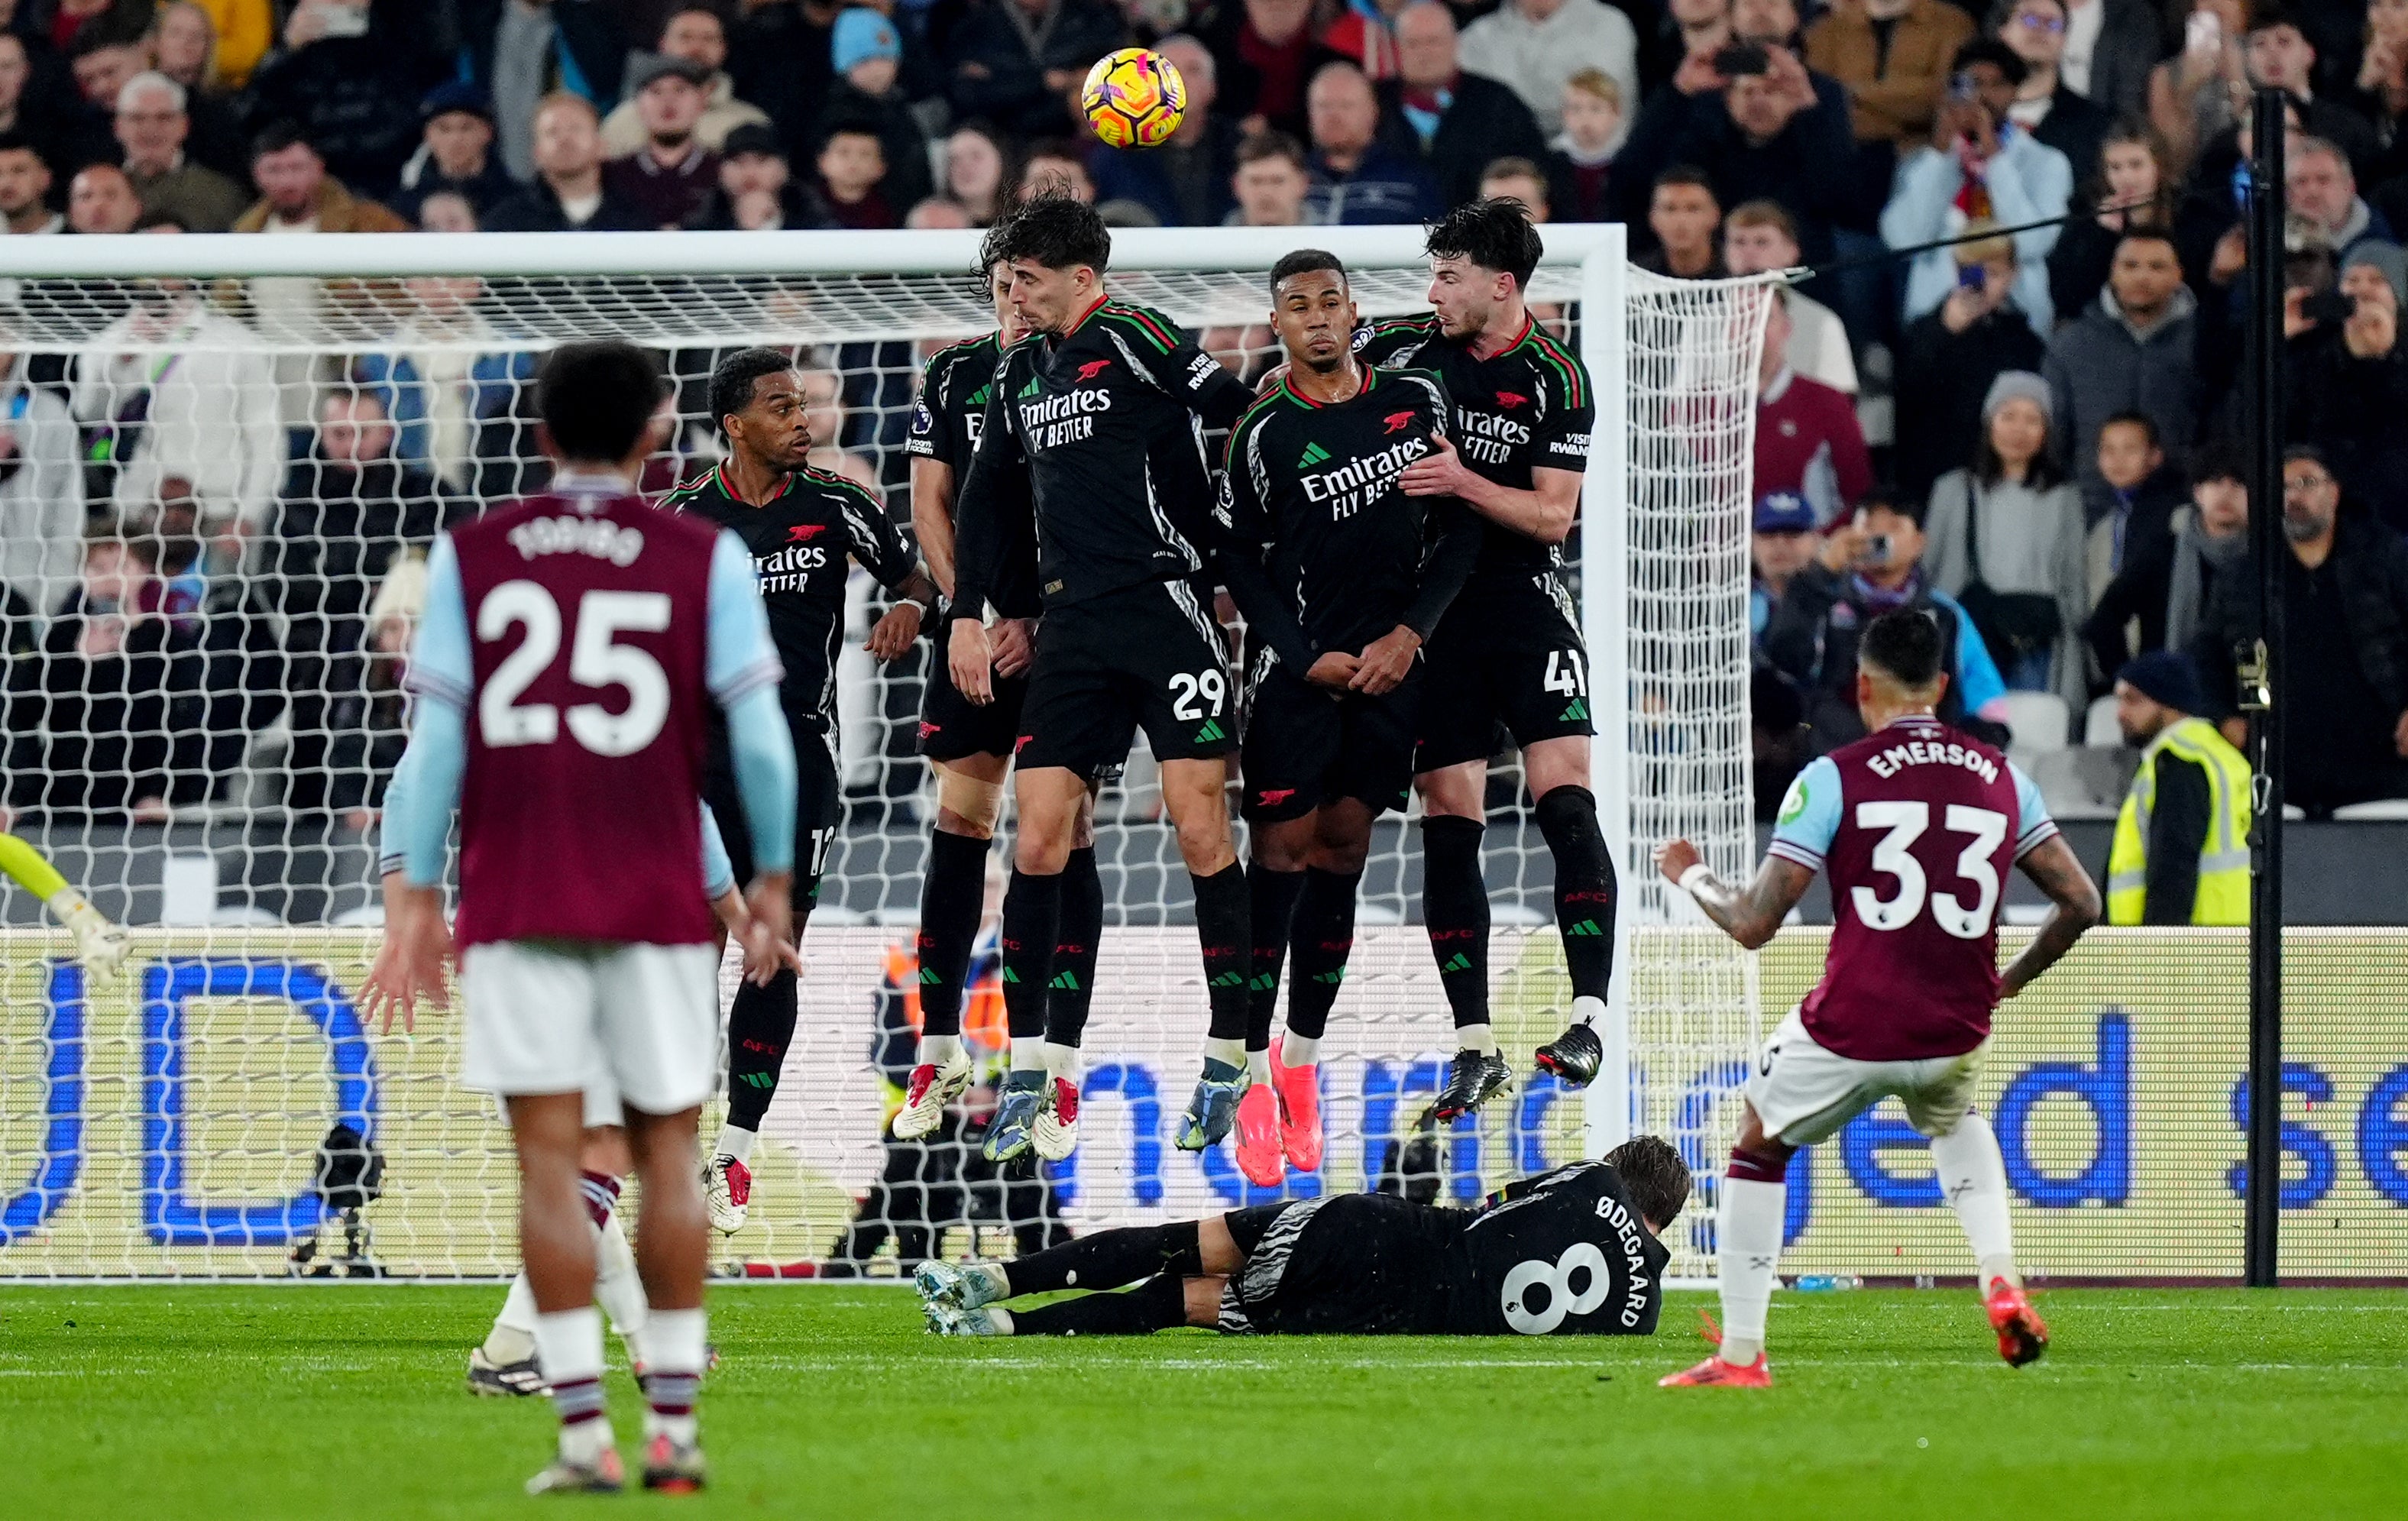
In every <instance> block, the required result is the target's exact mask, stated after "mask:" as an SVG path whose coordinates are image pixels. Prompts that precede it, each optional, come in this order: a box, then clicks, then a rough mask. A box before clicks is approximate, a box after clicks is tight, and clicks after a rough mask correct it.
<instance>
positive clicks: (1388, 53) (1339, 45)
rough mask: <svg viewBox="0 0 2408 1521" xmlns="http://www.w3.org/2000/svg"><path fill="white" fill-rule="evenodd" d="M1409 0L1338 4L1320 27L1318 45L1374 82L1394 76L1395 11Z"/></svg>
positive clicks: (1363, 0)
mask: <svg viewBox="0 0 2408 1521" xmlns="http://www.w3.org/2000/svg"><path fill="white" fill-rule="evenodd" d="M1411 3H1412V0H1361V3H1359V4H1357V3H1354V0H1350V3H1349V4H1347V5H1346V6H1344V7H1340V10H1339V12H1338V17H1337V19H1336V20H1335V21H1332V22H1330V23H1329V24H1328V25H1327V26H1325V27H1323V28H1322V29H1321V45H1322V46H1323V47H1325V48H1327V49H1329V50H1331V51H1333V52H1335V53H1337V54H1338V55H1339V56H1340V57H1342V58H1347V59H1351V60H1353V61H1354V63H1355V65H1357V66H1359V67H1360V68H1361V69H1362V70H1363V77H1364V78H1365V79H1369V80H1370V81H1371V82H1372V83H1374V84H1377V83H1379V82H1380V81H1381V80H1382V79H1395V78H1396V77H1397V12H1398V11H1400V10H1402V9H1404V8H1405V7H1406V6H1407V5H1409V4H1411Z"/></svg>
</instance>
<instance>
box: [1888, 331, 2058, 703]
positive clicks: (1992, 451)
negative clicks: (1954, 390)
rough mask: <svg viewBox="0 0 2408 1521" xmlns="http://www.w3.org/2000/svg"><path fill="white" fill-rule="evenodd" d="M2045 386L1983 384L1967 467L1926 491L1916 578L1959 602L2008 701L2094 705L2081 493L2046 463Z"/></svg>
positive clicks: (2034, 381)
mask: <svg viewBox="0 0 2408 1521" xmlns="http://www.w3.org/2000/svg"><path fill="white" fill-rule="evenodd" d="M2050 405H2051V403H2050V399H2049V394H2048V385H2047V382H2046V381H2044V380H2042V379H2041V378H2040V377H2039V376H2037V375H2034V374H2033V373H2032V372H2031V371H2029V370H2009V371H2008V372H2007V373H2006V374H2004V375H2001V376H2000V377H1999V378H1998V379H1997V380H1994V381H1992V382H1991V383H1990V395H1989V396H1988V398H1987V399H1986V400H1985V402H1984V403H1983V405H1982V432H1981V441H1980V443H1979V444H1977V445H1976V446H1975V448H1974V452H1973V463H1972V465H1971V467H1970V468H1959V469H1955V470H1951V471H1949V472H1948V473H1947V474H1946V475H1943V476H1942V477H1941V478H1940V480H1939V481H1938V482H1937V483H1935V484H1934V485H1933V486H1932V488H1931V507H1930V510H1929V511H1928V512H1927V513H1925V514H1924V519H1923V527H1924V534H1925V536H1926V538H1925V546H1924V551H1923V568H1924V572H1925V574H1927V575H1928V576H1929V577H1930V578H1931V584H1932V585H1933V586H1934V587H1936V588H1938V589H1939V590H1940V591H1942V592H1945V593H1947V594H1948V595H1950V596H1953V597H1955V598H1956V599H1957V605H1958V606H1959V607H1961V608H1963V609H1964V610H1965V611H1966V613H1967V614H1968V615H1969V616H1970V617H1971V619H1972V621H1973V626H1974V627H1975V628H1976V629H1978V630H1979V631H1980V632H1981V635H1982V638H1983V639H1984V640H1985V642H1986V643H1987V644H1988V645H1989V648H1990V656H1991V659H1992V660H1993V661H1994V662H1995V663H1996V664H1997V665H1998V667H1999V671H2000V675H2001V676H2003V677H2004V678H2005V680H2006V683H2007V686H2008V688H2009V689H2010V690H2013V691H2017V692H2054V693H2056V694H2057V696H2060V697H2062V698H2064V699H2065V705H2066V709H2067V710H2068V711H2078V710H2081V708H2082V707H2083V705H2084V704H2085V703H2086V702H2088V701H2089V700H2090V681H2089V667H2087V666H2086V665H2085V662H2084V651H2083V644H2082V619H2083V615H2084V614H2085V613H2086V612H2088V611H2089V610H2090V596H2089V584H2088V581H2087V579H2086V576H2085V567H2084V563H2083V524H2082V494H2081V493H2080V492H2078V491H2076V490H2075V489H2074V487H2073V485H2072V483H2071V481H2068V480H2067V478H2066V473H2065V471H2064V469H2063V467H2062V466H2059V465H2058V464H2057V461H2056V460H2055V459H2054V458H2052V457H2051V455H2050V452H2049V442H2048V434H2049V408H2050Z"/></svg>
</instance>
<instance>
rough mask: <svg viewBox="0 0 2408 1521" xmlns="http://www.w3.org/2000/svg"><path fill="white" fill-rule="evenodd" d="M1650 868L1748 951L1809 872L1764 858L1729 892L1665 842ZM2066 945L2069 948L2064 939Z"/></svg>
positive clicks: (1687, 847) (1692, 854)
mask: <svg viewBox="0 0 2408 1521" xmlns="http://www.w3.org/2000/svg"><path fill="white" fill-rule="evenodd" d="M2074 869H2075V870H2077V871H2078V870H2080V869H2081V868H2080V867H2076V868H2074ZM1656 870H1658V871H1660V872H1662V873H1663V874H1664V880H1665V881H1667V882H1670V883H1672V884H1673V885H1674V886H1676V887H1679V888H1680V889H1681V890H1682V891H1683V892H1685V893H1687V894H1688V895H1689V896H1690V897H1692V898H1694V899H1696V900H1697V904H1698V907H1699V908H1700V909H1703V910H1704V911H1706V917H1707V918H1709V919H1712V920H1713V922H1714V923H1715V924H1717V925H1720V926H1722V928H1723V932H1724V933H1725V934H1727V935H1728V936H1729V937H1730V938H1731V939H1733V940H1737V941H1739V942H1740V944H1742V945H1743V946H1745V947H1747V949H1749V950H1751V951H1753V950H1755V949H1756V948H1757V947H1758V946H1760V945H1762V944H1763V943H1764V942H1765V941H1767V940H1770V939H1772V934H1773V931H1775V930H1777V929H1779V928H1780V927H1781V922H1782V920H1784V919H1785V918H1787V917H1788V916H1789V911H1790V910H1792V909H1794V908H1796V907H1797V906H1798V900H1799V898H1801V897H1805V896H1806V889H1807V887H1808V886H1809V885H1811V884H1812V883H1813V881H1814V873H1813V870H1811V869H1810V868H1806V867H1803V866H1800V865H1799V864H1798V863H1797V862H1795V861H1792V860H1789V859H1787V858H1786V857H1785V856H1779V855H1768V856H1766V857H1765V858H1764V865H1762V866H1760V867H1758V868H1756V880H1755V881H1754V882H1749V883H1748V884H1747V885H1746V886H1745V887H1741V888H1732V887H1729V886H1727V885H1725V883H1724V882H1723V881H1722V879H1721V878H1719V877H1717V876H1715V875H1714V874H1713V872H1712V871H1710V870H1708V869H1706V866H1705V863H1704V862H1703V861H1701V860H1700V859H1699V856H1698V847H1696V846H1695V845H1692V844H1690V843H1689V842H1688V841H1687V840H1685V839H1670V840H1666V841H1665V842H1664V843H1663V844H1661V845H1658V846H1656ZM1693 871H1694V872H1695V873H1696V874H1695V875H1694V876H1693V875H1691V873H1692V872H1693ZM2075 933H2076V934H2079V933H2080V931H2079V930H2077V931H2075ZM2068 943H2069V944H2070V943H2071V939H2070V938H2069V940H2068ZM2051 959H2055V958H2054V957H2052V958H2051Z"/></svg>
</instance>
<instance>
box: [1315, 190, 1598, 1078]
mask: <svg viewBox="0 0 2408 1521" xmlns="http://www.w3.org/2000/svg"><path fill="white" fill-rule="evenodd" d="M1427 247H1428V250H1429V256H1430V289H1429V299H1430V305H1431V306H1432V307H1434V308H1435V309H1436V310H1434V311H1432V312H1431V313H1430V314H1429V315H1427V316H1426V317H1414V318H1408V319H1404V320H1402V321H1398V322H1390V323H1379V324H1377V325H1375V326H1373V327H1371V328H1369V329H1368V330H1366V332H1365V333H1364V334H1363V335H1362V336H1360V337H1358V338H1357V340H1356V341H1357V345H1358V350H1359V352H1360V353H1361V354H1362V357H1363V358H1364V359H1365V360H1366V361H1367V362H1369V363H1371V364H1376V365H1381V366H1399V365H1412V366H1421V367H1423V368H1426V369H1429V370H1433V371H1435V372H1436V373H1437V375H1438V377H1439V379H1440V380H1441V383H1443V384H1444V385H1445V387H1446V394H1447V395H1448V397H1449V399H1451V400H1452V401H1453V402H1454V404H1455V419H1454V424H1453V426H1452V427H1451V428H1450V429H1449V431H1448V439H1447V441H1445V442H1444V443H1442V444H1441V447H1440V448H1439V450H1438V452H1436V453H1433V454H1431V455H1429V456H1428V457H1427V458H1425V459H1420V460H1416V461H1414V462H1413V464H1412V466H1409V467H1408V468H1407V469H1406V471H1405V476H1404V489H1405V490H1406V491H1407V492H1408V493H1410V494H1411V495H1416V496H1424V495H1426V496H1454V497H1458V498H1460V499H1461V500H1462V501H1463V503H1464V504H1465V505H1466V506H1468V507H1469V508H1470V509H1471V510H1472V511H1474V512H1477V513H1478V514H1480V516H1481V517H1482V518H1483V519H1484V520H1485V522H1484V529H1485V533H1486V538H1485V541H1484V544H1483V545H1482V548H1481V553H1480V563H1479V565H1478V567H1475V568H1474V569H1473V571H1472V573H1471V580H1470V581H1469V583H1468V584H1467V585H1466V586H1465V587H1464V589H1463V595H1460V596H1458V597H1456V598H1455V605H1454V606H1453V607H1451V608H1449V609H1448V610H1447V614H1446V617H1445V618H1443V619H1442V620H1441V621H1440V623H1439V626H1438V628H1437V629H1436V630H1435V631H1434V632H1433V633H1432V634H1431V635H1430V641H1429V649H1428V651H1427V653H1426V655H1425V658H1426V660H1427V661H1428V663H1429V682H1428V687H1427V690H1426V693H1425V694H1424V696H1423V698H1422V710H1421V711H1422V721H1421V730H1420V733H1421V744H1420V747H1419V750H1418V751H1417V753H1416V754H1415V757H1414V761H1413V769H1414V771H1415V772H1416V773H1417V775H1416V776H1415V777H1414V785H1415V786H1416V787H1417V788H1419V789H1420V792H1421V795H1422V807H1423V812H1424V817H1423V820H1422V872H1423V899H1422V902H1423V917H1424V919H1425V920H1426V922H1427V924H1428V926H1429V937H1430V952H1431V954H1433V955H1434V956H1435V957H1436V958H1437V961H1438V971H1439V981H1440V983H1441V984H1442V985H1443V986H1444V987H1445V989H1446V997H1447V1003H1448V1005H1449V1007H1450V1008H1451V1009H1452V1010H1453V1012H1454V1014H1455V1041H1456V1044H1457V1046H1458V1047H1459V1048H1460V1049H1459V1051H1458V1054H1457V1055H1456V1056H1455V1061H1454V1064H1453V1065H1452V1066H1451V1067H1450V1068H1449V1069H1448V1072H1447V1082H1446V1085H1445V1086H1444V1088H1442V1089H1441V1091H1440V1094H1439V1097H1438V1098H1437V1100H1436V1102H1435V1103H1434V1104H1433V1106H1432V1109H1433V1112H1435V1113H1436V1115H1437V1116H1438V1117H1439V1118H1440V1119H1441V1120H1448V1119H1453V1118H1454V1117H1455V1116H1456V1115H1458V1114H1462V1113H1465V1112H1469V1111H1470V1110H1474V1109H1477V1108H1479V1107H1480V1106H1481V1104H1483V1103H1484V1102H1485V1101H1486V1100H1487V1099H1488V1098H1489V1097H1490V1096H1491V1095H1493V1094H1495V1093H1497V1092H1498V1090H1499V1089H1501V1088H1503V1087H1505V1086H1507V1085H1508V1083H1510V1082H1511V1081H1512V1069H1511V1068H1509V1067H1508V1066H1507V1065H1506V1063H1505V1059H1504V1058H1503V1057H1502V1056H1501V1055H1498V1050H1497V1038H1496V1034H1495V1032H1494V1031H1493V1030H1492V1029H1491V1028H1490V1026H1489V1023H1488V887H1487V882H1486V881H1485V879H1484V877H1483V876H1482V875H1481V864H1480V854H1481V852H1480V839H1481V835H1482V833H1483V831H1484V828H1485V827H1486V825H1485V819H1486V815H1487V806H1486V797H1487V789H1488V757H1489V756H1491V755H1493V754H1495V753H1497V750H1498V746H1499V742H1500V740H1501V739H1502V738H1503V737H1504V736H1505V735H1508V734H1510V735H1511V736H1512V739H1513V742H1514V743H1515V744H1516V745H1518V746H1520V747H1521V751H1522V768H1523V773H1524V775H1525V777H1526V778H1527V782H1528V784H1529V789H1530V796H1531V797H1532V798H1533V799H1534V800H1535V804H1536V810H1535V811H1536V813H1537V816H1538V822H1539V829H1540V832H1541V834H1543V835H1544V836H1545V837H1546V840H1547V848H1548V850H1549V852H1550V853H1551V854H1553V855H1554V857H1555V924H1556V927H1557V928H1558V929H1559V930H1560V931H1561V932H1562V935H1563V943H1564V961H1565V964H1566V966H1567V967H1568V968H1569V969H1570V972H1571V984H1572V1025H1571V1027H1570V1029H1569V1030H1567V1031H1566V1032H1565V1033H1564V1034H1563V1035H1561V1036H1559V1037H1558V1038H1556V1039H1555V1040H1554V1041H1552V1042H1550V1043H1549V1044H1548V1045H1546V1046H1544V1047H1542V1048H1541V1050H1540V1052H1539V1057H1538V1063H1539V1066H1540V1067H1541V1068H1543V1069H1546V1070H1548V1071H1551V1072H1554V1073H1555V1074H1557V1075H1558V1076H1560V1077H1562V1078H1563V1079H1565V1080H1566V1081H1567V1082H1570V1083H1574V1084H1576V1085H1585V1084H1586V1083H1589V1082H1591V1081H1593V1080H1594V1079H1595V1078H1596V1076H1597V1073H1598V1067H1599V1065H1600V1064H1601V1063H1602V1062H1603V1060H1604V1056H1605V1048H1604V1043H1603V1042H1602V1041H1601V1040H1599V1039H1598V1035H1597V1033H1596V1031H1595V1030H1594V1029H1593V1028H1592V1026H1593V1025H1594V1024H1595V1022H1596V1020H1597V1019H1598V1016H1599V1015H1601V1014H1603V1013H1604V1012H1605V995H1606V988H1607V985H1608V983H1610V982H1611V981H1612V980H1613V918H1614V897H1615V881H1614V871H1613V858H1612V856H1611V855H1610V854H1608V852H1607V850H1606V844H1605V836H1604V834H1603V832H1602V831H1601V830H1600V829H1599V828H1598V820H1597V797H1596V795H1595V794H1593V793H1591V792H1590V791H1589V787H1588V779H1589V735H1590V734H1591V732H1592V727H1591V725H1590V722H1589V710H1588V697H1589V691H1588V653H1587V650H1586V647H1585V646H1584V644H1583V643H1582V640H1581V634H1580V623H1579V620H1578V619H1577V618H1576V617H1575V616H1574V615H1573V611H1572V605H1571V598H1570V595H1569V594H1568V593H1567V592H1566V591H1565V589H1564V582H1563V564H1564V556H1563V547H1562V546H1563V543H1564V540H1565V539H1566V538H1569V537H1570V534H1571V531H1572V524H1573V523H1574V521H1575V520H1576V519H1577V518H1578V516H1579V513H1580V494H1581V477H1582V473H1583V471H1584V470H1585V469H1586V468H1587V464H1588V439H1589V429H1590V428H1591V426H1592V425H1594V423H1595V422H1596V417H1597V404H1596V401H1595V399H1594V397H1593V396H1592V395H1591V394H1590V391H1589V383H1588V372H1587V370H1586V369H1584V367H1583V366H1582V365H1581V362H1580V360H1579V358H1578V357H1577V356H1575V355H1574V354H1572V353H1571V352H1570V351H1569V350H1567V349H1565V348H1564V347H1563V346H1562V345H1561V344H1558V343H1557V342H1555V339H1553V338H1551V337H1548V336H1547V335H1546V334H1545V333H1543V332H1541V330H1540V329H1539V327H1538V325H1537V324H1536V323H1533V322H1532V321H1531V319H1530V314H1529V311H1528V309H1527V307H1526V305H1525V304H1524V295H1525V294H1526V292H1527V290H1528V288H1529V283H1530V272H1531V271H1532V270H1533V269H1535V268H1537V267H1538V262H1539V255H1540V253H1541V251H1542V249H1541V243H1540V240H1539V234H1538V230H1537V229H1536V228H1534V227H1532V226H1531V225H1530V217H1529V213H1528V212H1527V210H1526V209H1525V208H1523V206H1522V203H1521V202H1519V201H1516V200H1512V199H1496V200H1485V201H1473V202H1471V203H1469V204H1468V205H1464V206H1459V207H1456V208H1455V209H1454V210H1452V211H1450V212H1448V213H1447V214H1446V215H1445V216H1444V217H1443V218H1441V219H1440V220H1439V222H1436V223H1435V224H1433V225H1432V226H1431V228H1430V230H1429V236H1428V238H1427ZM1615 742H1617V743H1618V742H1620V737H1619V736H1616V737H1615Z"/></svg>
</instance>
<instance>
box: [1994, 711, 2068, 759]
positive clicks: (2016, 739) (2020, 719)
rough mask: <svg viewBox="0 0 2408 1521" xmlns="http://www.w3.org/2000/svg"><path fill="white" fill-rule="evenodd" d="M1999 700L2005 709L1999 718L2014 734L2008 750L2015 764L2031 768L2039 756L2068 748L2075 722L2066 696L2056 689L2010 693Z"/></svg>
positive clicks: (2008, 742)
mask: <svg viewBox="0 0 2408 1521" xmlns="http://www.w3.org/2000/svg"><path fill="white" fill-rule="evenodd" d="M1999 700H2000V707H2001V708H2002V709H2003V711H2002V712H2001V713H2000V720H2001V722H2003V723H2004V724H2005V725H2007V731H2008V733H2009V734H2010V735H2012V736H2013V738H2012V739H2009V740H2008V741H2007V753H2008V754H2009V755H2011V756H2013V757H2014V762H2015V764H2016V765H2018V766H2021V767H2023V768H2026V769H2029V768H2030V767H2031V764H2032V762H2033V761H2034V760H2035V759H2037V758H2038V757H2040V756H2042V755H2045V754H2047V753H2050V752H2052V751H2057V750H2063V749H2064V748H2065V736H2066V731H2067V730H2068V729H2069V728H2070V727H2071V722H2072V721H2071V716H2070V715H2069V714H2068V713H2067V712H2066V709H2065V699H2064V698H2063V697H2060V696H2057V695H2056V694H2055V693H2053V692H2010V693H2008V694H2007V695H2006V696H2004V697H2001V698H2000V699H1999Z"/></svg>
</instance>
